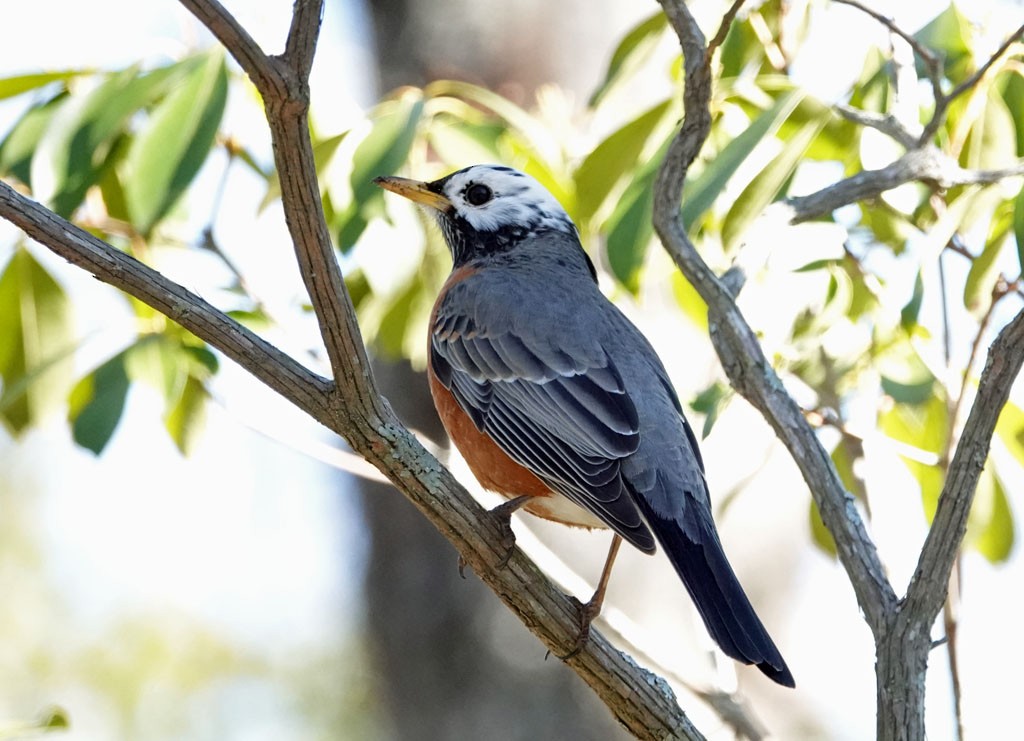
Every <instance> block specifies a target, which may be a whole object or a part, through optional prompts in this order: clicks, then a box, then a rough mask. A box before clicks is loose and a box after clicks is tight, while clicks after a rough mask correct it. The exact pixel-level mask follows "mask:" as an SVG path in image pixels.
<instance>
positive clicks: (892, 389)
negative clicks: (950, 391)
mask: <svg viewBox="0 0 1024 741" xmlns="http://www.w3.org/2000/svg"><path fill="white" fill-rule="evenodd" d="M878 370H879V373H880V374H881V382H882V391H884V392H885V393H886V394H888V395H889V396H891V397H892V398H893V399H894V400H895V401H897V402H899V403H901V404H924V403H925V402H928V401H929V400H931V399H932V398H933V397H934V396H935V376H934V374H932V372H931V370H930V369H929V368H928V366H927V365H925V363H924V361H923V360H921V356H920V355H918V354H917V351H916V350H914V349H913V347H911V346H910V345H909V344H905V343H901V344H898V345H895V346H893V347H892V348H890V349H889V350H887V351H886V352H885V353H884V354H882V355H881V356H879V358H878Z"/></svg>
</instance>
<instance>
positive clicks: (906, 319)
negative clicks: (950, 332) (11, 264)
mask: <svg viewBox="0 0 1024 741" xmlns="http://www.w3.org/2000/svg"><path fill="white" fill-rule="evenodd" d="M923 301H924V280H923V279H922V278H921V271H920V270H918V271H917V277H915V278H914V293H913V295H911V297H910V301H908V302H907V305H906V306H904V307H903V309H901V310H900V324H901V325H902V326H903V328H904V329H907V330H910V329H913V328H914V327H915V326H916V325H917V317H918V316H919V315H920V314H921V304H922V302H923Z"/></svg>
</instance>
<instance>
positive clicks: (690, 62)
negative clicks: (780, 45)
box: [654, 0, 896, 634]
mask: <svg viewBox="0 0 1024 741" xmlns="http://www.w3.org/2000/svg"><path fill="white" fill-rule="evenodd" d="M661 2H662V6H663V7H664V8H665V13H666V15H667V16H668V18H669V21H670V23H671V24H672V27H673V28H674V29H675V31H676V34H677V35H678V37H679V41H680V44H681V46H682V49H683V58H684V67H685V72H686V82H685V88H684V96H683V107H684V120H683V124H682V126H681V128H680V131H679V134H678V135H677V136H676V138H675V140H674V141H673V142H672V144H671V145H670V147H669V151H668V154H667V155H666V158H665V162H664V163H663V164H662V167H661V170H660V171H659V173H658V179H657V182H656V185H655V201H654V225H655V229H656V231H657V232H658V236H659V237H660V239H661V242H662V244H663V245H664V246H665V249H666V250H667V251H668V252H669V254H670V255H671V256H672V258H673V260H675V262H676V264H677V265H678V266H679V269H680V270H681V271H682V272H683V274H684V275H685V276H686V278H687V279H688V280H689V281H690V282H691V283H692V284H693V286H694V287H695V288H696V289H697V291H698V292H699V293H700V295H701V297H702V298H703V299H704V301H705V302H706V303H707V305H708V313H709V320H710V322H711V324H712V326H713V334H712V339H713V340H714V342H715V349H716V350H717V352H718V355H719V357H720V359H721V361H722V365H723V367H724V369H725V371H726V373H727V374H728V376H729V379H730V381H731V383H732V384H733V386H734V387H735V388H736V389H737V390H738V391H739V392H740V393H741V394H743V396H744V397H745V398H746V399H747V400H748V401H750V403H752V404H753V405H754V406H755V407H757V409H758V410H760V411H761V413H762V414H763V415H764V417H765V419H766V420H767V421H768V422H769V423H770V424H771V425H772V427H773V428H774V429H775V432H776V434H777V435H778V436H779V438H780V439H781V440H782V441H783V443H785V445H786V447H787V448H788V449H789V451H790V453H791V455H792V456H793V458H794V460H795V461H796V463H797V465H798V466H799V467H800V470H801V473H802V474H803V476H804V479H805V480H806V482H807V485H808V487H809V488H810V490H811V493H812V496H813V497H814V500H815V502H816V503H817V505H818V508H819V510H820V511H821V515H822V519H823V520H824V522H825V524H826V525H827V526H828V528H829V531H830V532H831V533H832V535H833V537H834V538H835V541H836V545H837V548H838V553H839V558H840V560H841V562H842V563H843V566H844V567H845V568H846V571H847V573H848V574H849V577H850V580H851V582H852V583H853V587H854V591H855V592H856V595H857V600H858V603H859V604H860V607H861V609H862V610H863V612H864V614H865V617H866V619H867V621H868V625H870V626H871V628H872V630H873V631H875V632H876V634H877V632H878V631H879V630H880V629H881V628H882V626H883V625H884V623H885V616H886V615H887V614H888V613H889V612H890V611H891V610H892V609H894V608H895V605H896V595H895V593H894V592H893V590H892V587H891V586H890V584H889V582H888V580H887V579H886V578H885V573H884V571H883V569H882V564H881V562H880V560H879V558H878V553H877V551H876V549H875V546H874V543H872V542H871V540H870V538H869V537H868V535H867V531H866V530H865V528H864V523H863V521H862V520H861V517H860V515H859V513H858V512H857V509H856V507H855V506H854V502H853V497H852V496H851V495H850V494H849V493H847V492H846V490H845V489H844V488H843V485H842V483H841V482H840V480H839V476H838V474H837V473H836V470H835V467H834V466H833V465H832V462H831V459H830V457H829V455H828V453H827V452H826V451H825V449H824V448H823V447H822V446H821V443H820V442H819V441H818V438H817V436H816V435H815V434H814V430H813V429H812V428H811V427H810V425H809V424H808V423H807V421H806V419H805V418H804V416H803V414H802V413H801V412H800V409H799V408H798V407H797V405H796V404H795V403H794V402H793V400H792V399H791V398H790V397H789V395H788V394H787V393H786V391H785V389H784V388H783V387H782V382H781V381H780V380H779V378H778V376H777V375H776V374H775V371H774V370H773V369H772V367H771V365H770V364H769V363H768V361H767V359H766V358H765V357H764V353H763V352H762V350H761V347H760V345H759V344H758V342H757V338H756V336H755V334H754V332H753V330H751V328H750V325H749V324H747V322H746V320H745V319H744V317H743V315H742V313H741V312H740V311H739V309H738V307H737V306H736V302H735V300H734V299H733V296H732V294H731V293H730V292H729V291H728V290H727V289H726V288H725V286H724V285H722V283H721V282H720V281H719V280H718V278H717V277H716V276H715V274H714V273H713V272H712V271H711V269H710V268H708V266H707V265H706V264H705V263H704V261H703V260H702V259H701V257H700V255H699V254H698V253H697V250H696V248H695V247H694V245H693V243H692V242H691V241H690V239H689V237H688V236H687V234H686V227H685V225H684V224H683V221H682V215H681V212H680V208H679V203H680V199H681V196H682V188H683V182H684V181H685V179H686V173H687V170H688V168H689V166H690V164H691V163H692V162H693V160H694V159H695V158H696V156H697V154H698V153H699V151H700V148H701V147H702V146H703V144H704V141H705V139H706V138H707V133H708V130H709V127H710V114H709V107H708V102H709V99H710V91H711V79H710V78H711V75H710V69H709V66H708V65H707V64H706V52H705V47H704V38H703V35H702V34H701V31H700V29H699V28H698V27H697V23H696V21H695V20H694V18H693V16H692V15H691V14H690V11H689V9H688V8H687V7H686V5H685V4H684V3H683V2H682V1H681V0H661Z"/></svg>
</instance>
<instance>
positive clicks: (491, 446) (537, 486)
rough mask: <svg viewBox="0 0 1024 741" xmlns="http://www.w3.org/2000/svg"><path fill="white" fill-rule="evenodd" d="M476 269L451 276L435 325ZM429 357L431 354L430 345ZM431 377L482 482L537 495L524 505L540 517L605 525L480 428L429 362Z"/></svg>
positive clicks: (509, 492) (452, 431)
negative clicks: (453, 292) (448, 298)
mask: <svg viewBox="0 0 1024 741" xmlns="http://www.w3.org/2000/svg"><path fill="white" fill-rule="evenodd" d="M473 272H475V271H474V270H473V269H472V268H469V267H462V268H459V269H458V270H455V271H453V272H452V274H451V275H450V276H449V277H448V280H447V281H446V282H445V285H444V288H442V289H441V294H440V295H439V296H438V298H437V303H435V304H434V310H433V311H432V312H431V317H430V326H431V327H433V326H434V318H435V316H436V315H437V307H438V306H440V304H441V301H442V300H443V298H444V296H445V294H446V293H447V291H448V289H450V288H451V287H452V286H453V285H455V284H456V283H458V282H459V281H460V280H464V279H465V278H468V277H469V276H470V275H472V274H473ZM428 342H429V339H428ZM427 357H430V348H429V346H428V349H427ZM427 378H428V380H429V382H430V395H431V396H432V397H433V398H434V406H435V407H436V408H437V414H438V416H439V417H440V418H441V423H442V424H443V425H444V429H445V430H446V431H447V432H448V437H450V438H451V440H452V442H453V443H455V446H456V447H457V448H458V449H459V452H460V453H462V457H463V458H465V459H466V463H467V464H468V465H469V470H471V471H472V472H473V475H474V476H476V478H477V481H479V482H480V485H481V486H483V487H484V488H485V489H488V490H490V491H493V492H497V493H498V494H501V495H502V496H504V497H507V498H509V499H511V498H513V497H518V496H521V495H524V494H525V495H529V496H531V497H537V500H536V503H534V502H532V501H531V502H528V503H527V504H526V505H525V506H524V507H523V509H525V510H526V511H527V512H529V513H530V514H533V515H536V516H538V517H543V518H544V519H548V520H553V521H555V522H560V523H563V524H565V525H574V526H577V527H588V528H590V527H603V525H602V523H601V522H600V521H599V520H597V519H596V518H595V517H594V516H593V515H591V514H590V513H589V512H587V511H586V510H584V509H582V508H580V507H576V506H575V505H573V504H571V503H570V502H569V501H568V500H564V501H556V500H563V497H562V495H561V494H558V493H556V492H553V491H552V490H551V489H550V488H548V486H547V484H545V483H544V482H543V481H541V480H540V479H539V478H537V477H536V476H535V475H534V474H533V473H531V472H530V471H529V469H527V468H525V467H523V466H521V465H519V464H518V463H516V462H515V461H514V460H512V459H511V458H510V457H509V456H508V454H507V453H505V451H503V450H502V449H501V448H500V447H498V444H497V443H495V442H494V440H492V439H491V437H490V436H489V435H488V434H487V433H485V432H481V431H480V430H478V429H477V428H476V425H475V424H473V420H472V419H470V417H469V415H468V414H466V412H465V411H463V409H462V407H461V406H459V402H458V401H456V399H455V397H454V396H453V395H452V392H451V391H449V390H448V389H447V388H445V387H444V385H443V384H442V383H441V382H440V381H439V380H437V376H435V375H434V369H433V368H432V367H430V364H429V363H428V364H427Z"/></svg>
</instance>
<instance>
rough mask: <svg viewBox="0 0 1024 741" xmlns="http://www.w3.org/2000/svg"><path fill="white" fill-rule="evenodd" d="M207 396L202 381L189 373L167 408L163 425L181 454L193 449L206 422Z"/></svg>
mask: <svg viewBox="0 0 1024 741" xmlns="http://www.w3.org/2000/svg"><path fill="white" fill-rule="evenodd" d="M209 396H210V395H209V393H208V392H207V391H206V387H205V386H203V383H202V381H200V380H199V379H198V378H196V377H195V376H192V375H189V376H188V378H187V379H186V381H185V385H184V387H182V390H181V395H180V396H179V397H178V399H177V401H176V403H175V404H174V405H173V406H171V407H170V408H169V409H168V410H167V414H166V416H165V417H164V425H165V426H166V427H167V431H168V432H169V433H170V435H171V439H172V440H174V444H175V445H176V446H177V447H178V450H179V451H181V454H182V455H189V454H190V453H191V452H192V451H193V450H194V449H195V445H196V443H197V442H198V440H199V436H200V434H201V433H202V431H203V425H204V423H205V422H206V402H207V400H208V399H209Z"/></svg>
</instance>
